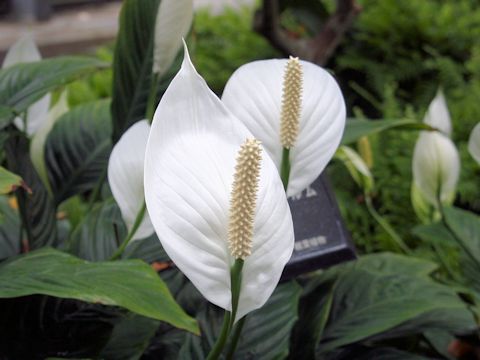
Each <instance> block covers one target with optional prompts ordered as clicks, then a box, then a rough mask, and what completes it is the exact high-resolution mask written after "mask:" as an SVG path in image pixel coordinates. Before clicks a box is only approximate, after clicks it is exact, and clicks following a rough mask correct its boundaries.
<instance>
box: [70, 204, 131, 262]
mask: <svg viewBox="0 0 480 360" xmlns="http://www.w3.org/2000/svg"><path fill="white" fill-rule="evenodd" d="M126 235H127V229H126V227H125V224H124V223H123V220H122V216H121V214H120V209H119V208H118V206H117V204H116V203H115V201H114V200H113V199H110V200H107V201H105V202H103V203H101V204H97V205H96V206H95V207H93V209H92V210H91V211H90V212H89V213H87V214H86V215H85V217H84V218H83V220H82V222H81V223H80V224H79V225H78V226H77V227H76V229H75V231H74V232H73V233H72V235H71V237H70V246H69V250H70V252H72V253H73V254H75V255H76V256H78V257H80V258H82V259H85V260H88V261H102V260H108V259H110V257H111V256H112V255H113V253H114V252H115V250H116V249H117V248H118V244H119V243H121V242H122V241H123V240H124V238H125V237H126Z"/></svg>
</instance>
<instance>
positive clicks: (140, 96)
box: [111, 0, 160, 142]
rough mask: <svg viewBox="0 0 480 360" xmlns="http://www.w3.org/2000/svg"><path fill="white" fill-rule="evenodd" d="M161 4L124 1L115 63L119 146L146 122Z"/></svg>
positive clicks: (115, 133)
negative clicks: (126, 133) (128, 133)
mask: <svg viewBox="0 0 480 360" xmlns="http://www.w3.org/2000/svg"><path fill="white" fill-rule="evenodd" d="M159 3H160V0H125V1H124V2H123V6H122V10H121V13H120V29H119V32H118V36H117V44H116V47H115V55H114V61H113V95H112V107H111V110H112V119H113V139H114V142H116V141H117V140H118V139H119V138H120V136H121V135H122V134H123V132H124V131H125V130H127V129H128V128H129V127H130V126H131V125H132V124H133V123H135V122H136V121H138V120H142V119H145V118H146V112H147V102H148V96H149V93H150V89H151V87H152V64H153V37H154V29H155V20H156V16H157V8H158V4H159Z"/></svg>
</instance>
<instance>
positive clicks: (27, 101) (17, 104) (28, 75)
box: [0, 56, 107, 127]
mask: <svg viewBox="0 0 480 360" xmlns="http://www.w3.org/2000/svg"><path fill="white" fill-rule="evenodd" d="M106 66H107V64H105V63H104V62H101V61H99V60H98V59H94V58H87V57H73V56H68V57H57V58H54V59H47V60H42V61H37V62H33V63H23V64H17V65H13V66H10V67H8V68H6V69H2V70H0V127H1V125H2V123H3V122H4V119H8V118H10V119H11V115H12V113H13V114H20V113H22V112H23V111H25V110H26V109H27V108H28V107H29V106H30V105H31V104H33V103H34V102H35V101H37V100H39V99H40V98H41V97H42V96H44V95H45V94H47V93H48V92H49V91H51V90H53V89H55V88H58V87H60V86H62V85H65V84H67V83H69V82H71V81H73V80H75V79H77V78H79V77H81V76H84V75H87V74H90V73H92V72H94V71H95V70H98V69H100V68H103V67H106Z"/></svg>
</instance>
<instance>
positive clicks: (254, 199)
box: [145, 47, 294, 358]
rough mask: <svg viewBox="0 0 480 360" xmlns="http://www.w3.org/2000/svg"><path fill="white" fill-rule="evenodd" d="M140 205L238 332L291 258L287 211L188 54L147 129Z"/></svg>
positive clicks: (244, 133)
mask: <svg viewBox="0 0 480 360" xmlns="http://www.w3.org/2000/svg"><path fill="white" fill-rule="evenodd" d="M145 200H146V204H147V209H148V212H149V214H150V217H151V220H152V223H153V226H154V228H155V231H156V232H157V234H158V236H159V238H160V240H161V242H162V245H163V247H164V249H165V251H166V252H167V253H168V255H169V256H170V258H171V259H172V260H173V261H174V263H175V264H176V265H177V266H178V267H179V268H180V270H181V271H182V272H183V273H184V274H185V275H186V276H187V277H188V278H189V279H190V280H191V281H192V283H193V284H194V285H195V286H196V287H197V289H198V290H199V291H200V292H201V293H202V294H203V296H205V298H206V299H207V300H209V301H210V302H212V303H214V304H215V305H217V306H219V307H221V308H223V309H225V311H226V315H225V321H224V326H223V330H222V334H221V336H220V338H219V340H218V342H217V345H216V346H215V348H214V349H213V350H212V353H211V358H216V357H218V355H219V354H220V352H221V349H222V348H223V345H224V343H225V341H226V338H227V336H228V333H229V332H230V331H231V329H232V327H233V325H234V323H235V322H237V321H238V320H239V319H241V318H242V317H243V316H244V315H246V314H247V313H248V312H250V311H252V310H255V309H258V308H259V307H261V306H262V305H263V304H264V303H265V302H266V301H267V299H268V298H269V297H270V295H271V294H272V292H273V290H274V289H275V287H276V285H277V283H278V281H279V279H280V275H281V273H282V270H283V268H284V266H285V264H286V263H287V261H288V260H289V259H290V256H291V254H292V251H293V244H294V237H293V224H292V218H291V214H290V209H289V206H288V203H287V199H286V196H285V192H284V189H283V185H282V182H281V179H280V177H279V175H278V172H277V169H276V167H275V164H274V163H273V161H272V160H271V159H270V157H269V156H268V154H267V153H266V151H265V150H264V148H263V146H262V145H261V144H260V142H259V141H257V140H255V138H254V136H253V135H252V134H251V133H250V132H249V131H248V130H247V129H246V128H245V127H244V126H243V124H242V123H241V122H240V121H239V120H238V119H236V118H235V116H233V115H232V114H231V113H230V112H229V110H228V109H227V108H226V107H225V106H224V104H223V103H222V102H221V101H220V99H218V98H217V97H216V95H215V94H214V93H213V92H212V91H211V90H210V89H209V88H208V86H207V85H206V83H205V81H204V80H203V78H202V77H201V76H200V75H199V74H198V73H197V72H196V70H195V68H194V67H193V65H192V63H191V61H190V58H189V55H188V51H187V49H186V47H185V55H184V60H183V64H182V67H181V69H180V71H179V73H178V74H177V75H176V77H175V78H174V79H173V81H172V82H171V84H170V86H169V87H168V89H167V91H166V92H165V94H164V96H163V97H162V100H161V101H160V104H159V105H158V108H157V110H156V112H155V116H154V119H153V123H152V129H151V131H150V136H149V139H148V144H147V149H146V155H145Z"/></svg>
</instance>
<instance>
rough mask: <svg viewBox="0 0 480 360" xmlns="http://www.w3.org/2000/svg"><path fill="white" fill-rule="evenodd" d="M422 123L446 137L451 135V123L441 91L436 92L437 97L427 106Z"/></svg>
mask: <svg viewBox="0 0 480 360" xmlns="http://www.w3.org/2000/svg"><path fill="white" fill-rule="evenodd" d="M423 122H424V123H425V124H428V125H430V126H432V127H434V128H436V129H438V130H440V131H441V132H442V133H443V134H445V135H447V136H448V137H450V136H451V135H452V121H451V119H450V113H449V112H448V107H447V101H446V100H445V96H444V95H443V91H442V90H438V92H437V95H436V96H435V98H434V99H433V100H432V102H431V103H430V105H429V106H428V110H427V113H426V114H425V118H424V119H423Z"/></svg>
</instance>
